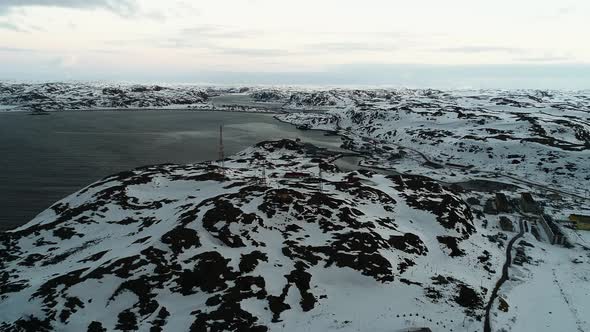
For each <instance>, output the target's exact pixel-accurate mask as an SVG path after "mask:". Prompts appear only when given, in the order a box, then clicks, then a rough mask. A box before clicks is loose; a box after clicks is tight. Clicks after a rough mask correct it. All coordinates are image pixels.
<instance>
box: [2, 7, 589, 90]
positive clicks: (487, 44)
mask: <svg viewBox="0 0 590 332" xmlns="http://www.w3.org/2000/svg"><path fill="white" fill-rule="evenodd" d="M588 22H590V1H588V0H493V1H492V0H478V1H475V0H447V1H441V0H416V1H408V0H404V1H398V0H364V1H358V0H355V1H348V0H321V1H320V0H313V1H312V0H298V1H287V0H284V1H283V0H272V1H271V0H235V1H229V0H213V1H212V0H209V1H199V0H197V1H188V0H166V1H162V0H0V79H17V80H24V79H26V80H30V79H37V80H49V79H51V80H69V79H79V80H126V81H174V82H183V81H184V82H212V83H224V84H229V83H260V84H272V83H276V84H288V83H293V84H320V85H321V84H351V85H355V84H357V85H359V84H362V85H372V84H375V85H382V84H385V85H394V86H401V85H405V86H435V87H445V86H447V87H507V88H513V87H532V88H536V87H553V88H580V89H582V88H590V43H588V38H589V36H590V23H588Z"/></svg>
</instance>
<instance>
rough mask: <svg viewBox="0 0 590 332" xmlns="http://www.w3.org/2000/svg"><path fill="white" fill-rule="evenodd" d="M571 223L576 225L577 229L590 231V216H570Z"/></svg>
mask: <svg viewBox="0 0 590 332" xmlns="http://www.w3.org/2000/svg"><path fill="white" fill-rule="evenodd" d="M570 221H571V222H573V223H574V224H575V225H576V229H582V230H585V231H590V216H585V215H581V214H570Z"/></svg>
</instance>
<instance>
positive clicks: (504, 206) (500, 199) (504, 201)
mask: <svg viewBox="0 0 590 332" xmlns="http://www.w3.org/2000/svg"><path fill="white" fill-rule="evenodd" d="M496 210H497V211H498V212H500V213H502V212H504V213H510V212H512V207H511V206H510V203H509V202H508V198H506V195H504V194H503V193H496Z"/></svg>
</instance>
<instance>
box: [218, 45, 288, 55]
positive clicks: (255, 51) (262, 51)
mask: <svg viewBox="0 0 590 332" xmlns="http://www.w3.org/2000/svg"><path fill="white" fill-rule="evenodd" d="M212 51H213V52H217V53H223V54H227V55H241V56H253V57H269V56H270V57H274V56H284V55H288V54H289V51H287V50H281V49H269V48H235V47H217V48H215V49H212Z"/></svg>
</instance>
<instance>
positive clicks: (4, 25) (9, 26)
mask: <svg viewBox="0 0 590 332" xmlns="http://www.w3.org/2000/svg"><path fill="white" fill-rule="evenodd" d="M0 30H12V31H16V32H24V31H25V30H23V29H21V28H20V27H18V26H17V25H16V24H13V23H10V22H0Z"/></svg>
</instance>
